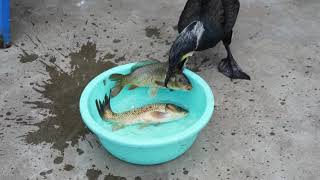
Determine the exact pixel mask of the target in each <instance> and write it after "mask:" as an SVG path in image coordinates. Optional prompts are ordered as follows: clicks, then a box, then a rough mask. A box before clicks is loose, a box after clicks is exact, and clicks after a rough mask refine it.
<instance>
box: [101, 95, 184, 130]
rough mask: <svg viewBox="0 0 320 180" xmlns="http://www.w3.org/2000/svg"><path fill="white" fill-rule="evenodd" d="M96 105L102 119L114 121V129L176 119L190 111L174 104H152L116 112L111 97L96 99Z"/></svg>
mask: <svg viewBox="0 0 320 180" xmlns="http://www.w3.org/2000/svg"><path fill="white" fill-rule="evenodd" d="M96 106H97V109H98V112H99V114H100V116H101V118H102V119H104V120H105V121H109V122H112V123H113V128H112V130H117V129H120V128H123V127H125V126H127V125H133V124H140V125H142V126H146V125H150V124H159V123H164V122H169V121H174V120H178V119H181V118H183V117H185V116H186V115H187V114H188V111H187V110H186V109H184V108H182V107H179V106H176V105H174V104H165V103H159V104H150V105H146V106H143V107H140V108H136V109H132V110H130V111H126V112H122V113H115V112H113V111H112V109H111V107H110V98H109V97H108V96H105V99H104V101H102V102H101V101H100V100H96Z"/></svg>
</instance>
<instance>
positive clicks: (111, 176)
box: [104, 174, 127, 180]
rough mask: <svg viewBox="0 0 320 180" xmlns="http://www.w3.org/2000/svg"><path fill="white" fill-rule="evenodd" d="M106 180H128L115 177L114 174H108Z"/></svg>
mask: <svg viewBox="0 0 320 180" xmlns="http://www.w3.org/2000/svg"><path fill="white" fill-rule="evenodd" d="M104 180H127V178H125V177H121V176H115V175H113V174H108V175H106V176H104Z"/></svg>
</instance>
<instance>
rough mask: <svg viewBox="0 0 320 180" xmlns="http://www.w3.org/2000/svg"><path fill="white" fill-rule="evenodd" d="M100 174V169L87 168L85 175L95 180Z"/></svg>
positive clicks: (90, 179)
mask: <svg viewBox="0 0 320 180" xmlns="http://www.w3.org/2000/svg"><path fill="white" fill-rule="evenodd" d="M101 174H102V172H101V170H98V169H93V168H92V169H88V170H87V173H86V176H87V177H88V179H89V180H96V179H98V177H99V176H100V175H101Z"/></svg>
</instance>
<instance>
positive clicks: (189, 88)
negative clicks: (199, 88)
mask: <svg viewBox="0 0 320 180" xmlns="http://www.w3.org/2000/svg"><path fill="white" fill-rule="evenodd" d="M184 88H185V89H186V90H188V91H189V90H191V89H192V86H191V85H185V86H184Z"/></svg>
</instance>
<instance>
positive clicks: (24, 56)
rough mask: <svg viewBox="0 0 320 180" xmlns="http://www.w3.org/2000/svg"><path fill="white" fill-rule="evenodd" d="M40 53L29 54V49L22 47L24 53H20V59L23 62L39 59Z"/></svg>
mask: <svg viewBox="0 0 320 180" xmlns="http://www.w3.org/2000/svg"><path fill="white" fill-rule="evenodd" d="M38 57H39V56H38V55H37V54H35V53H31V54H28V53H27V51H25V50H23V49H22V54H20V56H19V59H20V62H21V63H28V62H33V61H35V60H37V59H38Z"/></svg>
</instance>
